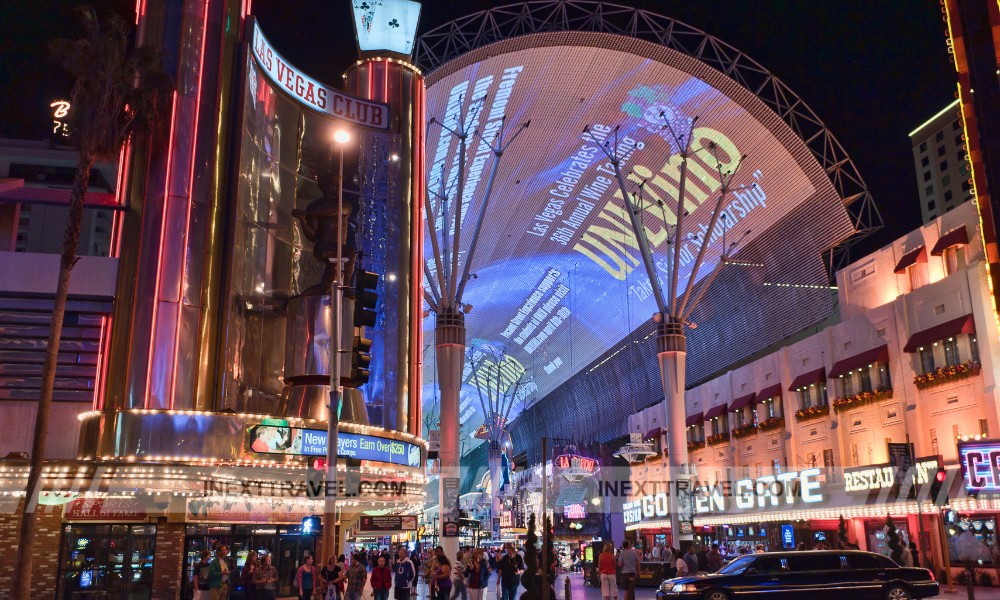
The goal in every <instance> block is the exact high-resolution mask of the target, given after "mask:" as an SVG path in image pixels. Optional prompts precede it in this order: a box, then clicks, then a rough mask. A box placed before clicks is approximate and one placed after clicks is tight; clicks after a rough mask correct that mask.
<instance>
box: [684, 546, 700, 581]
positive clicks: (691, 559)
mask: <svg viewBox="0 0 1000 600" xmlns="http://www.w3.org/2000/svg"><path fill="white" fill-rule="evenodd" d="M684 562H685V563H687V568H688V569H687V571H688V574H690V575H697V574H698V557H697V556H695V553H694V544H692V545H690V546H688V549H687V552H685V553H684Z"/></svg>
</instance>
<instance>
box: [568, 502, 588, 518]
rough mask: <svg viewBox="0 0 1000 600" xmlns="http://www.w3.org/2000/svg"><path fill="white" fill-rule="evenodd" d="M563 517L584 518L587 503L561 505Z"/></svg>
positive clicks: (585, 516)
mask: <svg viewBox="0 0 1000 600" xmlns="http://www.w3.org/2000/svg"><path fill="white" fill-rule="evenodd" d="M563 517H565V518H567V519H586V518H587V505H586V504H582V503H581V504H567V505H566V506H564V507H563Z"/></svg>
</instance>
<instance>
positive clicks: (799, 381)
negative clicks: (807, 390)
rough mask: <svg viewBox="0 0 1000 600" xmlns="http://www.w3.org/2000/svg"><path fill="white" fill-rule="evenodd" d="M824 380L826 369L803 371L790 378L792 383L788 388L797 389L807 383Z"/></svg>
mask: <svg viewBox="0 0 1000 600" xmlns="http://www.w3.org/2000/svg"><path fill="white" fill-rule="evenodd" d="M825 380H826V369H822V368H821V369H816V370H815V371H809V372H808V373H803V374H801V375H799V376H798V377H796V378H795V379H793V380H792V385H790V386H788V389H790V390H797V389H799V388H804V387H806V386H807V385H812V384H814V383H818V382H820V381H825Z"/></svg>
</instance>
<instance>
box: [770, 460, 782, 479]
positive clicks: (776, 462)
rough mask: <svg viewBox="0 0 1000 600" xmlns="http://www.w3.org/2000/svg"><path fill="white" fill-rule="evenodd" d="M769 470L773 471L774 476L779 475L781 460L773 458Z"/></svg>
mask: <svg viewBox="0 0 1000 600" xmlns="http://www.w3.org/2000/svg"><path fill="white" fill-rule="evenodd" d="M771 470H773V471H774V474H775V475H781V459H780V458H775V459H774V460H772V461H771Z"/></svg>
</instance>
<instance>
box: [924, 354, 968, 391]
mask: <svg viewBox="0 0 1000 600" xmlns="http://www.w3.org/2000/svg"><path fill="white" fill-rule="evenodd" d="M981 369H982V366H980V364H979V363H978V362H976V361H974V360H967V361H965V362H964V363H959V364H957V365H949V366H947V367H938V368H936V369H934V371H933V372H931V373H924V374H923V375H917V376H916V377H914V378H913V383H914V384H915V385H916V386H917V389H918V390H923V389H927V388H929V387H934V386H937V385H941V384H944V383H948V382H950V381H958V380H959V379H966V378H967V377H972V376H974V375H979V371H980V370H981Z"/></svg>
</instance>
